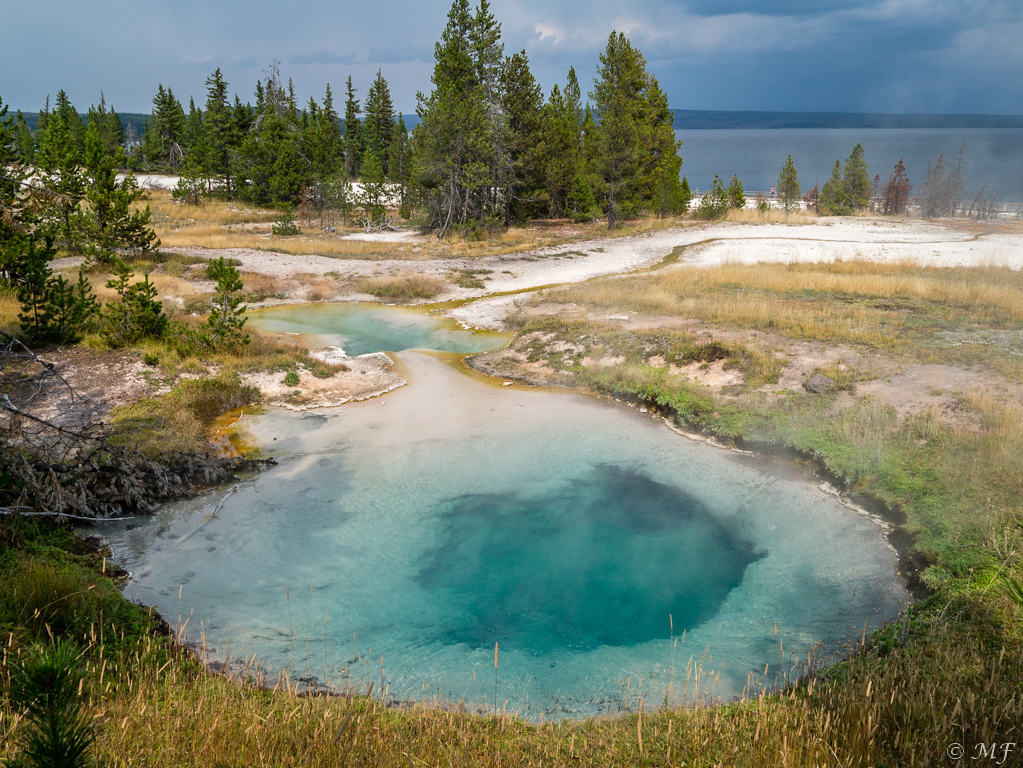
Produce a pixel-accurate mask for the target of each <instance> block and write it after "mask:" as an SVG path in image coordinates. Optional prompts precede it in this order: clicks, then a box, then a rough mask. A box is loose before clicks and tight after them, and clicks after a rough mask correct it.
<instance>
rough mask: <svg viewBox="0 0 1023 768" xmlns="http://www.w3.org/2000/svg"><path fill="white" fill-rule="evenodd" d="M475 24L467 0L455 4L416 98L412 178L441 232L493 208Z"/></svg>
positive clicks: (488, 138) (487, 127)
mask: <svg viewBox="0 0 1023 768" xmlns="http://www.w3.org/2000/svg"><path fill="white" fill-rule="evenodd" d="M474 25H475V21H474V18H473V16H472V14H471V13H470V10H469V4H468V1H467V0H455V2H454V3H453V4H452V6H451V10H450V11H449V12H448V23H447V26H446V27H445V29H444V32H443V34H442V36H441V39H440V41H439V42H438V43H437V44H436V46H435V48H434V69H433V76H432V81H433V84H434V90H433V92H432V93H431V94H430V95H429V96H424V95H423V94H421V93H420V94H418V96H417V99H418V102H419V105H418V112H419V117H420V121H421V122H420V125H419V127H418V129H417V134H418V135H417V176H418V183H419V185H420V186H421V188H422V189H423V190H424V195H425V198H426V203H427V209H428V210H427V213H428V215H429V221H430V224H431V225H432V226H433V227H435V228H437V229H438V230H439V231H440V233H441V234H444V233H445V232H447V231H448V230H449V229H450V228H451V227H452V226H456V225H463V224H467V223H469V222H470V221H475V222H480V221H482V220H483V219H484V218H486V216H487V214H488V212H489V211H491V210H492V206H491V203H492V198H491V195H490V192H491V190H492V185H493V177H492V175H491V169H492V167H493V162H492V161H493V149H494V144H493V141H492V137H493V134H492V131H491V130H490V125H489V123H488V118H487V115H488V105H487V104H486V103H485V100H484V92H483V89H482V87H481V86H480V83H479V80H478V70H477V66H476V61H475V60H474V52H475V51H477V50H478V49H479V45H477V44H475V43H474V40H473V37H474Z"/></svg>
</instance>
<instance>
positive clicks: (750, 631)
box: [109, 340, 908, 718]
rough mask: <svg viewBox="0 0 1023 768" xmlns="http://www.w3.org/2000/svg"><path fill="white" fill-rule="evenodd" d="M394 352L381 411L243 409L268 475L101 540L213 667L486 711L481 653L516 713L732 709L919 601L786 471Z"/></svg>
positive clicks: (560, 398)
mask: <svg viewBox="0 0 1023 768" xmlns="http://www.w3.org/2000/svg"><path fill="white" fill-rule="evenodd" d="M349 344H351V340H349ZM366 351H370V350H366ZM401 360H402V362H403V364H404V366H405V369H406V370H407V374H408V376H407V377H408V378H409V380H410V384H409V386H407V387H403V388H401V389H399V390H396V391H394V392H391V393H389V394H388V395H386V396H384V397H381V398H377V399H374V400H369V401H366V402H362V403H356V404H349V405H345V406H343V407H341V408H337V409H330V410H323V411H315V412H306V413H304V414H295V413H290V412H284V411H276V410H273V411H269V412H267V413H265V414H263V415H260V416H255V417H253V418H252V419H251V421H248V420H249V418H250V417H249V416H248V415H246V417H245V418H246V420H247V421H248V426H247V431H248V433H249V435H250V436H251V437H252V438H253V439H255V440H256V441H257V442H258V443H259V444H261V445H264V446H267V451H268V452H269V453H271V454H272V455H274V456H276V457H277V458H278V460H279V461H280V464H279V466H277V467H276V468H274V469H272V470H270V471H267V472H265V473H263V474H261V475H259V476H258V477H256V478H254V479H252V480H251V481H248V482H245V483H242V484H240V485H239V487H238V489H237V491H236V492H235V493H228V492H226V489H224V490H220V491H217V492H215V493H213V494H211V495H209V496H205V497H203V498H201V499H195V500H190V501H188V502H184V503H179V504H174V505H170V506H167V507H165V508H164V509H162V510H161V511H160V512H159V513H158V514H157V515H155V516H154V517H152V518H147V519H140V520H139V521H136V522H135V523H131V524H121V526H122V527H120V528H118V529H114V530H112V531H111V532H110V535H109V540H110V542H111V545H112V546H113V548H114V553H115V556H116V557H117V558H118V560H119V561H120V562H121V563H122V564H123V565H124V567H126V568H128V569H129V570H130V571H131V572H132V575H133V581H132V583H131V584H130V586H129V587H128V589H127V592H128V594H129V596H131V597H132V598H134V599H136V600H139V601H142V602H145V603H148V604H152V605H155V606H156V607H157V608H158V610H160V612H161V613H162V614H163V615H164V617H165V618H166V619H167V620H168V621H170V622H171V623H172V624H174V623H175V622H176V621H178V622H184V621H185V620H186V619H187V621H188V624H187V625H186V627H185V634H186V635H187V636H188V638H189V639H190V640H191V641H193V642H195V643H202V644H205V646H206V647H207V648H208V649H210V651H211V652H212V653H214V654H215V655H218V656H219V657H221V658H223V657H225V656H227V655H228V654H230V656H231V657H235V658H241V657H251V656H252V655H253V654H255V655H256V656H257V658H258V659H260V660H261V661H262V662H263V663H264V664H265V665H266V666H267V667H268V668H270V669H272V670H282V669H287V670H289V672H290V673H291V674H292V676H293V677H303V678H312V679H315V680H317V681H319V682H324V681H327V682H329V684H330V685H331V686H335V687H341V688H345V687H348V686H351V687H352V688H355V689H357V690H365V689H366V687H368V685H369V684H370V683H371V682H372V683H374V684H375V685H376V686H377V687H376V688H375V694H374V695H379V692H380V691H381V688H383V689H384V690H385V691H386V695H387V696H389V697H391V698H397V699H416V700H419V699H433V698H434V697H439V698H444V699H448V700H452V701H459V700H463V699H464V700H465V701H466V702H467V703H468V704H469V705H471V706H477V707H481V708H488V707H490V706H492V705H493V702H494V697H495V671H494V646H495V643H496V644H499V646H500V663H499V668H498V670H497V676H496V697H497V702H498V705H499V706H501V707H502V708H503V707H504V706H505V702H506V701H507V710H508V711H509V712H518V713H519V714H521V715H523V716H525V717H529V718H550V717H561V716H570V717H582V716H586V715H591V714H596V713H601V712H616V711H619V710H620V709H622V708H624V706H625V704H626V697H628V705H629V706H630V707H633V708H635V707H636V706H638V705H639V703H640V701H641V700H642V701H643V702H644V706H646V707H647V708H650V707H656V706H658V705H660V704H661V703H662V702H663V701H664V700H665V696H666V695H668V696H669V697H671V698H673V699H683V698H686V697H689V696H692V695H693V693H694V692H696V691H698V692H699V693H703V692H707V693H709V694H710V695H711V696H714V697H724V698H728V697H731V696H735V695H738V694H740V693H741V692H742V691H743V689H744V687H745V686H747V684H748V683H749V682H750V680H751V679H752V680H753V681H754V682H755V683H757V684H760V683H770V682H771V681H772V680H773V679H774V675H775V674H776V673H777V672H778V671H780V670H782V669H783V668H785V667H786V666H788V665H791V664H792V663H793V662H794V661H795V660H797V659H798V660H803V661H805V659H806V654H807V652H808V651H809V650H810V649H811V648H812V647H813V646H814V645H815V644H817V643H823V644H824V645H825V646H826V647H827V648H828V649H829V650H836V649H837V648H839V647H840V645H841V643H842V642H843V641H844V640H846V639H847V638H850V637H852V636H857V637H858V636H859V633H860V631H861V630H862V628H863V625H864V622H867V623H869V624H870V625H871V626H874V625H876V624H877V623H878V622H880V621H881V620H882V619H884V618H891V617H892V616H894V615H895V614H896V613H897V612H898V611H899V610H900V609H901V608H902V607H903V605H904V604H905V602H906V601H907V600H908V595H907V594H906V592H905V590H904V588H903V586H902V584H901V581H900V580H899V579H898V578H897V577H896V576H895V570H894V569H895V561H896V557H895V554H894V552H892V550H891V549H890V547H889V546H888V544H887V542H886V541H885V540H884V539H883V537H882V535H881V530H880V529H879V528H878V527H877V526H875V525H874V524H873V523H871V522H870V520H869V519H867V518H864V517H862V516H860V515H857V514H856V513H855V512H852V511H850V510H849V509H846V508H845V507H843V506H842V505H841V504H839V502H838V501H837V500H836V499H835V498H833V497H831V496H827V495H825V494H823V493H821V492H820V490H818V488H817V487H816V485H815V484H814V483H813V482H809V480H812V478H810V477H809V475H807V474H805V473H803V472H802V471H800V470H797V469H794V468H792V467H790V466H789V465H787V464H785V463H783V462H779V461H769V460H761V459H757V458H754V457H749V456H743V455H738V454H736V453H733V452H729V451H724V450H720V449H716V448H713V447H710V446H707V445H705V444H702V443H697V442H692V441H690V440H687V439H686V438H684V437H682V436H679V435H677V434H675V433H673V432H671V431H670V430H668V429H667V428H665V426H664V425H663V424H662V423H661V422H660V421H659V420H657V419H654V418H652V417H651V416H649V415H645V414H640V413H637V412H636V411H635V410H633V409H631V408H629V407H626V406H624V405H622V404H620V403H614V402H606V401H600V400H597V399H594V398H589V397H585V396H581V395H576V394H572V393H568V392H552V391H542V390H530V389H524V388H520V387H501V386H499V385H498V386H495V385H493V384H492V383H488V382H483V381H481V380H480V379H479V378H478V377H474V376H470V375H466V374H465V373H463V372H462V371H460V370H459V364H452V363H450V362H446V361H444V360H441V359H438V358H436V357H434V356H430V355H427V354H422V353H412V352H406V353H403V354H402V355H401ZM497 384H499V382H497ZM221 500H223V506H222V507H221V508H220V509H219V511H217V514H216V517H214V518H212V519H210V520H209V521H207V522H206V523H205V524H203V523H202V521H203V519H204V518H205V517H206V516H207V515H208V514H209V513H210V511H211V510H212V509H213V508H214V506H215V505H216V504H217V503H218V502H220V501H221ZM179 595H180V598H179ZM683 635H684V638H683ZM765 665H768V670H767V673H766V675H765Z"/></svg>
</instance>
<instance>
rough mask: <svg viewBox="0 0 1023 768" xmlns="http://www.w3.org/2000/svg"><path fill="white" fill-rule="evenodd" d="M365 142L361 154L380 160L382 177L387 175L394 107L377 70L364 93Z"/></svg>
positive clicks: (387, 89)
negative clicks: (373, 156)
mask: <svg viewBox="0 0 1023 768" xmlns="http://www.w3.org/2000/svg"><path fill="white" fill-rule="evenodd" d="M365 111H366V122H365V127H366V142H365V146H364V148H363V152H366V151H371V152H373V153H375V154H376V156H377V157H378V158H379V159H380V164H381V167H382V168H383V170H384V175H385V176H386V175H387V172H388V170H387V160H388V156H389V154H390V149H391V140H392V137H393V135H394V105H393V104H392V103H391V91H390V89H389V88H388V86H387V81H386V80H384V76H383V73H382V72H381V71H380V70H379V69H378V70H377V76H376V78H375V79H374V80H373V84H372V85H371V86H370V87H369V91H368V92H367V93H366V110H365Z"/></svg>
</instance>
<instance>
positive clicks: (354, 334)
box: [250, 302, 509, 357]
mask: <svg viewBox="0 0 1023 768" xmlns="http://www.w3.org/2000/svg"><path fill="white" fill-rule="evenodd" d="M250 318H251V319H250V322H251V323H252V325H253V326H255V327H256V328H257V329H258V330H261V331H270V332H273V333H297V334H300V335H302V336H305V337H308V338H310V339H311V340H313V341H314V343H317V344H323V345H330V346H337V347H342V348H343V349H344V350H345V353H346V354H348V355H349V357H357V356H359V355H364V354H367V353H369V352H401V351H402V350H406V349H432V350H437V351H440V352H460V353H463V354H474V353H477V352H488V351H490V350H492V349H500V348H501V347H503V346H504V345H505V344H507V343H508V339H509V335H508V334H506V333H499V332H496V331H467V330H465V329H463V328H460V327H459V325H458V324H457V323H456V322H454V321H453V320H450V319H448V318H444V317H438V316H437V315H435V314H432V313H430V311H429V310H426V309H423V308H422V307H415V308H413V307H384V306H380V305H379V304H366V303H357V302H345V303H331V304H289V305H286V306H282V307H270V308H268V309H261V310H256V311H253V312H252V313H251V315H250Z"/></svg>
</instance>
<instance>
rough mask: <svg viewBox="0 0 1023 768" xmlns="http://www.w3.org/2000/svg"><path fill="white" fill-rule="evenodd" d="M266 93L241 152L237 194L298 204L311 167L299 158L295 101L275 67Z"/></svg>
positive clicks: (267, 202) (271, 71)
mask: <svg viewBox="0 0 1023 768" xmlns="http://www.w3.org/2000/svg"><path fill="white" fill-rule="evenodd" d="M262 90H263V96H262V102H263V109H262V111H261V112H260V114H259V115H258V116H257V117H256V120H255V122H254V123H253V124H252V129H251V130H250V131H249V134H248V135H247V136H246V137H245V139H244V141H243V142H242V145H241V147H240V149H239V167H238V168H239V170H238V187H237V188H238V194H239V195H241V196H243V197H245V198H246V199H250V200H252V201H253V202H256V203H262V204H275V205H276V204H284V205H294V204H296V203H298V202H299V197H300V194H301V190H302V186H303V185H304V184H305V182H306V179H307V176H308V171H309V166H308V164H307V163H306V162H304V161H303V160H302V159H301V158H300V157H299V154H298V142H299V138H300V135H299V131H298V126H297V125H296V124H295V122H294V121H293V119H292V114H294V110H293V108H292V98H291V96H290V95H289V94H288V93H287V92H285V90H284V88H283V87H282V86H281V83H280V73H279V71H278V69H277V66H276V63H274V64H272V65H271V67H270V70H269V72H268V75H267V81H266V86H265V88H263V89H262Z"/></svg>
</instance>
